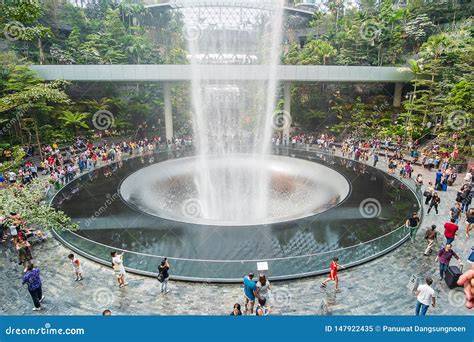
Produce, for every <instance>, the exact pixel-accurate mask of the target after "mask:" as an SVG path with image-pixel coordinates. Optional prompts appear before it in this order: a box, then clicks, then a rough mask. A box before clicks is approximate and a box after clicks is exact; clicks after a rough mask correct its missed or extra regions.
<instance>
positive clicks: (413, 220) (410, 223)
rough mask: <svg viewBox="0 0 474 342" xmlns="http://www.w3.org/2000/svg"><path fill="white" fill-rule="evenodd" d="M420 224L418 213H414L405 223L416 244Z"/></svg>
mask: <svg viewBox="0 0 474 342" xmlns="http://www.w3.org/2000/svg"><path fill="white" fill-rule="evenodd" d="M419 224H420V218H419V217H418V213H416V212H415V213H413V214H412V216H411V217H410V218H409V219H408V220H407V221H406V222H405V227H407V228H409V229H410V239H411V240H412V241H413V242H415V237H416V233H417V232H418V225H419Z"/></svg>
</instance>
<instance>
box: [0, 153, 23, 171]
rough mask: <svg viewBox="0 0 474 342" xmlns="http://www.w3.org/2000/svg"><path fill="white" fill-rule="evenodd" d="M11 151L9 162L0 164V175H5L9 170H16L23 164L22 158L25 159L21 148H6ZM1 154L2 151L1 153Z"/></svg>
mask: <svg viewBox="0 0 474 342" xmlns="http://www.w3.org/2000/svg"><path fill="white" fill-rule="evenodd" d="M7 148H9V149H10V150H11V151H12V154H11V160H5V161H4V162H2V163H0V173H2V174H5V173H6V172H7V171H10V170H17V169H18V168H19V167H20V165H21V164H23V158H24V157H25V155H26V153H25V151H23V148H21V147H20V146H16V147H13V148H10V147H9V146H8V147H7ZM2 152H3V151H2Z"/></svg>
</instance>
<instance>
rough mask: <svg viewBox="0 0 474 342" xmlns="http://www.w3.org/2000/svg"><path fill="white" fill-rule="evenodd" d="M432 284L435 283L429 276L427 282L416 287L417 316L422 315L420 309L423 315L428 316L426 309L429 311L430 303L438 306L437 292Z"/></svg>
mask: <svg viewBox="0 0 474 342" xmlns="http://www.w3.org/2000/svg"><path fill="white" fill-rule="evenodd" d="M431 284H433V279H431V278H430V277H427V278H426V279H425V284H423V285H420V286H418V288H417V289H416V307H415V315H416V316H419V315H420V310H421V315H422V316H426V311H428V308H429V307H430V304H431V306H433V308H435V307H436V298H435V292H434V290H433V288H432V287H431Z"/></svg>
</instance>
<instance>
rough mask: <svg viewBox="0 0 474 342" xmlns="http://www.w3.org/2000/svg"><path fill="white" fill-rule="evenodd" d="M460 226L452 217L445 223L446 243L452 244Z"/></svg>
mask: <svg viewBox="0 0 474 342" xmlns="http://www.w3.org/2000/svg"><path fill="white" fill-rule="evenodd" d="M458 229H459V226H458V225H457V224H456V223H455V220H454V219H453V218H452V219H451V221H450V222H446V223H445V224H444V237H445V238H446V243H448V244H452V243H453V241H454V237H455V236H456V232H457V231H458Z"/></svg>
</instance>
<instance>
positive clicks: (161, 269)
mask: <svg viewBox="0 0 474 342" xmlns="http://www.w3.org/2000/svg"><path fill="white" fill-rule="evenodd" d="M169 269H170V264H169V262H168V258H164V259H163V260H162V261H161V263H160V266H158V281H159V282H160V283H161V288H160V290H161V293H164V294H167V293H168V292H170V290H168V281H169V279H170V275H169V272H168V271H169Z"/></svg>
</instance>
